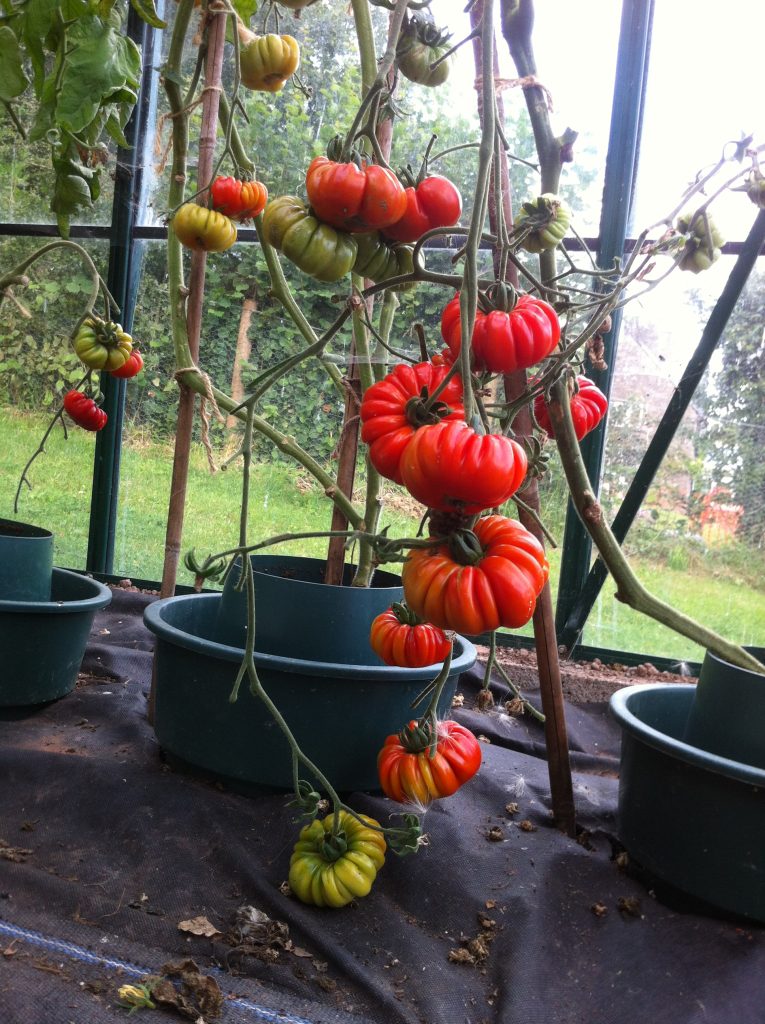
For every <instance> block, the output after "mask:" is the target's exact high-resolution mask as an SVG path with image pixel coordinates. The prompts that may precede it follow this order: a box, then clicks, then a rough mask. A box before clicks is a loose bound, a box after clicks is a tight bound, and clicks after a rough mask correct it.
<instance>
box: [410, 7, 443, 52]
mask: <svg viewBox="0 0 765 1024" xmlns="http://www.w3.org/2000/svg"><path fill="white" fill-rule="evenodd" d="M451 37H452V34H451V32H449V31H448V30H447V29H441V28H439V27H438V25H436V23H435V22H434V21H433V20H432V19H431V18H429V17H427V16H426V15H423V14H413V15H412V16H411V17H410V18H409V23H408V24H407V25H406V26H405V27H404V29H403V30H402V32H401V40H402V41H404V40H412V42H411V43H410V44H409V45H410V46H411V45H412V44H413V43H414V42H415V41H416V42H418V43H423V44H424V45H425V46H431V47H437V46H444V45H445V44H446V43H448V42H449V40H450V39H451ZM405 49H406V43H404V45H403V47H402V50H401V52H405Z"/></svg>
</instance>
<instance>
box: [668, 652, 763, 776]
mask: <svg viewBox="0 0 765 1024" xmlns="http://www.w3.org/2000/svg"><path fill="white" fill-rule="evenodd" d="M748 650H749V651H750V652H751V653H752V654H753V655H754V656H755V658H757V659H758V660H759V661H763V660H764V659H765V649H763V648H762V647H750V648H748ZM683 739H684V740H685V742H686V743H689V744H690V745H691V746H692V747H700V748H701V749H702V750H708V751H709V752H710V753H713V754H718V755H719V756H720V757H727V758H730V759H732V760H735V761H740V762H743V763H744V764H750V765H754V767H755V768H763V769H765V676H763V675H761V674H760V673H758V672H750V671H749V670H748V669H745V668H739V667H738V666H737V665H731V664H730V663H729V662H727V661H723V660H722V658H718V657H717V655H715V654H712V653H711V651H707V653H706V656H705V658H704V662H703V664H702V666H701V673H700V674H699V682H698V685H697V686H696V693H695V696H694V700H693V704H692V706H691V712H690V714H689V716H688V722H687V725H686V727H685V734H684V735H683Z"/></svg>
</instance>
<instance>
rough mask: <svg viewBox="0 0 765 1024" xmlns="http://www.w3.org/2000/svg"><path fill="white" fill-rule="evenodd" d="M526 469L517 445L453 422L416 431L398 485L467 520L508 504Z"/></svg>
mask: <svg viewBox="0 0 765 1024" xmlns="http://www.w3.org/2000/svg"><path fill="white" fill-rule="evenodd" d="M527 469H528V459H527V458H526V452H525V451H524V450H523V448H522V447H521V446H520V445H519V444H518V442H517V441H513V439H512V438H510V437H505V436H504V435H502V434H477V433H476V432H475V430H473V428H472V427H469V426H468V425H467V424H466V423H462V422H459V421H456V420H444V421H442V422H441V423H436V424H433V425H430V426H425V427H420V428H419V430H416V431H415V433H414V436H413V437H412V439H411V441H410V442H409V444H407V446H406V448H405V449H404V452H403V455H402V456H401V461H400V470H401V479H402V482H403V484H404V487H406V489H407V490H408V491H409V493H410V494H411V495H412V497H413V498H416V499H417V501H421V502H422V504H423V505H427V506H428V508H432V509H437V510H438V511H439V512H459V513H460V514H462V515H468V516H469V515H474V514H475V513H476V512H483V510H484V509H487V508H496V507H498V506H499V505H502V504H503V503H504V502H506V501H507V499H508V498H509V497H510V496H511V495H513V494H515V492H516V491H517V490H518V488H519V487H520V486H521V484H522V483H523V479H524V477H525V476H526V470H527ZM418 614H419V613H418Z"/></svg>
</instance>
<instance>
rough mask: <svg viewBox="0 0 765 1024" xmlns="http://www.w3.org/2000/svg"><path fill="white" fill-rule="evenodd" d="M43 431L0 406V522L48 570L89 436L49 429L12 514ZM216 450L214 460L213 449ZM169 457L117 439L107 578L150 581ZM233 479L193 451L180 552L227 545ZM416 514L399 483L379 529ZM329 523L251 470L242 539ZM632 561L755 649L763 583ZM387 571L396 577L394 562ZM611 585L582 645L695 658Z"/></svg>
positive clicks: (406, 532)
mask: <svg viewBox="0 0 765 1024" xmlns="http://www.w3.org/2000/svg"><path fill="white" fill-rule="evenodd" d="M45 426H46V420H45V419H44V418H43V417H29V416H20V415H18V414H16V413H14V412H13V411H10V410H7V409H0V438H2V443H0V517H5V518H11V519H18V520H21V521H23V522H29V523H34V524H36V525H38V526H43V527H46V528H47V529H50V530H52V531H53V533H54V534H55V541H56V547H55V561H56V564H57V565H63V566H69V567H72V568H81V567H83V566H84V564H85V557H86V551H87V539H88V517H89V513H90V478H91V473H92V465H93V453H94V443H95V439H94V435H92V434H88V433H86V432H85V431H82V430H77V429H76V428H75V429H73V430H72V431H71V432H70V434H69V439H68V440H66V441H65V440H64V438H63V433H62V431H61V430H60V429H57V430H56V431H55V432H54V434H53V436H52V437H51V439H50V441H49V444H48V447H47V451H46V454H44V455H43V456H41V457H40V458H39V459H38V460H37V461H36V462H35V463H34V464H33V466H32V468H31V470H30V478H31V481H32V485H33V489H32V490H31V491H29V490H27V489H26V488H25V489H24V490H23V491H22V494H21V499H20V505H19V510H18V513H14V511H13V499H14V494H15V492H16V487H17V484H18V480H19V476H20V474H21V471H22V468H23V466H24V464H25V463H26V461H27V459H28V458H29V457H30V456H31V454H32V453H33V452H34V450H35V448H36V447H37V445H38V443H39V439H40V437H41V436H42V433H43V431H44V429H45ZM217 454H218V460H219V461H222V457H223V453H217ZM171 461H172V451H171V449H170V448H169V447H168V446H167V445H160V444H156V443H153V442H151V441H146V440H145V439H142V440H140V441H132V442H131V441H128V442H127V443H126V446H125V449H124V451H123V458H122V468H121V505H120V510H119V515H118V520H117V530H116V541H115V565H114V572H115V573H116V574H118V575H122V576H128V577H133V578H136V579H148V580H157V579H159V578H160V577H161V573H162V560H163V551H164V543H165V517H166V509H167V503H168V499H169V493H170V473H171ZM241 482H242V473H241V468H240V467H239V466H238V465H233V466H232V467H231V468H229V469H227V470H226V471H224V472H218V473H216V474H215V475H212V474H211V473H210V472H209V469H208V467H207V461H206V458H205V456H204V453H203V451H202V450H201V447H200V446H199V445H196V446H195V447H194V451H193V455H192V464H191V470H190V475H189V485H188V492H187V507H186V524H185V530H184V537H183V543H182V550H183V551H187V550H188V549H189V548H192V547H195V548H196V549H197V551H198V552H199V553H200V554H204V553H207V552H209V551H218V550H223V549H225V548H227V547H230V546H232V545H233V544H235V543H236V540H237V537H238V530H239V501H240V494H241ZM417 508H418V506H416V504H415V503H411V502H408V501H407V500H406V498H405V497H404V496H403V495H402V493H401V491H400V489H399V488H396V487H394V486H393V485H390V494H389V500H388V507H387V510H386V513H385V515H384V519H383V525H386V524H388V525H389V527H390V530H389V532H390V533H391V535H392V536H412V535H413V533H414V531H416V529H417V513H416V509H417ZM329 520H330V502H329V500H328V499H327V498H326V497H324V496H323V495H322V493H321V491H320V489H319V488H317V487H315V486H314V485H313V484H312V482H311V481H310V479H309V478H307V477H306V476H305V475H304V474H299V473H296V471H295V469H294V468H292V467H290V466H286V465H281V464H265V465H260V466H258V467H256V470H255V472H254V474H253V487H252V492H251V497H250V510H249V523H248V530H249V535H250V540H251V541H256V540H262V539H264V538H266V537H270V536H275V535H278V534H281V533H298V532H309V531H314V530H326V529H328V528H329ZM272 550H277V551H278V550H285V551H287V550H288V551H291V552H292V553H294V554H305V555H315V556H318V557H322V556H323V555H324V553H325V551H326V541H325V540H323V539H311V540H301V541H297V542H292V543H289V544H282V545H279V546H278V547H276V548H274V549H272ZM758 555H759V553H758ZM761 557H762V556H761V555H759V558H760V559H761ZM559 560H560V559H559V552H558V551H552V552H550V563H551V569H552V576H551V578H552V580H553V589H554V590H555V584H556V581H557V572H558V565H559ZM633 565H634V568H635V569H636V571H637V573H638V575H639V577H640V578H641V580H642V581H643V582H644V583H645V585H646V586H647V587H648V588H649V589H650V590H652V591H653V592H654V593H655V594H656V595H657V596H658V597H660V598H662V599H663V600H665V601H667V602H669V603H670V604H675V605H676V606H677V607H678V608H680V609H681V610H682V611H684V612H686V613H687V614H688V615H691V616H693V617H695V618H698V619H699V620H701V621H702V622H704V623H705V624H706V625H708V626H710V627H711V628H713V629H716V630H718V631H719V632H720V633H722V634H724V635H725V636H727V637H729V638H730V639H732V640H737V641H739V642H741V643H760V644H762V643H763V641H764V639H765V638H764V637H763V632H765V629H764V624H765V590H764V589H763V585H762V583H761V582H759V580H761V579H762V577H759V580H757V578H756V577H755V578H754V579H753V577H754V574H753V573H752V574H748V577H746V578H744V577H741V576H737V575H736V574H735V572H733V571H731V570H730V569H727V568H724V567H723V566H722V565H721V564H718V561H717V560H716V558H715V555H714V553H710V554H708V555H707V556H706V557H705V558H704V559H702V560H698V559H696V560H695V561H694V563H693V565H692V567H690V568H688V569H686V570H679V569H676V568H671V567H670V566H668V565H667V564H659V563H656V562H650V561H646V560H644V559H635V560H634V561H633ZM391 569H392V570H393V571H395V566H391ZM179 581H180V582H183V583H190V582H191V577H190V574H188V573H187V572H186V570H185V569H183V570H181V573H180V575H179ZM613 590H614V588H613V585H612V584H611V583H610V582H608V581H607V582H606V585H605V586H604V588H603V591H602V593H601V596H600V599H599V601H598V603H597V605H596V607H595V608H594V609H593V612H592V615H591V616H590V620H589V622H588V625H587V628H586V630H585V635H584V642H585V643H587V644H590V645H592V646H602V647H608V648H613V649H616V650H631V651H638V652H641V653H646V654H656V655H664V656H667V657H672V658H677V659H678V660H680V659H684V658H687V659H691V660H700V658H701V653H702V652H701V651H700V650H699V648H697V647H695V645H693V644H691V643H690V642H688V641H686V640H685V639H684V638H682V637H678V636H676V635H675V634H674V633H673V632H672V631H671V630H668V629H666V628H664V627H662V626H660V625H658V624H657V623H654V622H652V621H651V620H649V619H647V618H646V617H645V616H642V615H638V614H637V613H636V612H633V611H632V610H631V609H630V608H626V607H625V606H624V605H621V604H620V603H619V602H618V601H616V600H614V598H613ZM524 632H526V633H528V632H530V630H529V629H528V628H527V629H526V630H524Z"/></svg>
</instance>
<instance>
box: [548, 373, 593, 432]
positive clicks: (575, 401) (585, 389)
mask: <svg viewBox="0 0 765 1024" xmlns="http://www.w3.org/2000/svg"><path fill="white" fill-rule="evenodd" d="M576 384H577V387H578V391H576V392H575V393H574V394H573V395H572V396H571V419H572V420H573V421H574V432H575V433H576V439H577V441H581V440H582V438H583V437H585V435H587V434H589V432H590V431H591V430H594V429H595V427H597V425H598V424H599V423H600V421H601V420H602V419H603V417H604V416H605V414H606V410H607V409H608V399H607V398H606V396H605V395H604V394H603V392H602V391H601V390H600V388H598V387H596V386H595V384H593V383H592V381H591V380H590V378H589V377H585V376H583V375H580V376H579V377H577V378H576ZM534 416H535V417H536V420H537V423H538V424H539V426H540V427H541V428H542V430H544V431H545V432H546V433H547V434H548V435H549V436H550V437H555V431H554V430H553V425H552V422H551V420H550V413H549V412H548V411H547V404H546V403H545V399H544V395H537V397H536V398H535V399H534Z"/></svg>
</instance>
